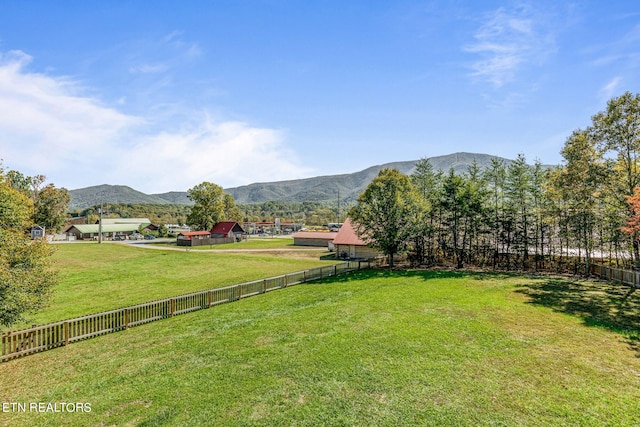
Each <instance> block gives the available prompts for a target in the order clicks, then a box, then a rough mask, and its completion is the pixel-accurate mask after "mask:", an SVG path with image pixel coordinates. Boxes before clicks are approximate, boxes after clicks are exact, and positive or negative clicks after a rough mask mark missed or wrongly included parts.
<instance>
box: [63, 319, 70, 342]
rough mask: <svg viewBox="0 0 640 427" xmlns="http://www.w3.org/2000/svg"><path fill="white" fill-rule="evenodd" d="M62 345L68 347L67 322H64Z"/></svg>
mask: <svg viewBox="0 0 640 427" xmlns="http://www.w3.org/2000/svg"><path fill="white" fill-rule="evenodd" d="M64 345H69V322H64Z"/></svg>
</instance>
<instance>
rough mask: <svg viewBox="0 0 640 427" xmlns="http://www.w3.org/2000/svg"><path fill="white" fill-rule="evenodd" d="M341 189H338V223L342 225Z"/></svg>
mask: <svg viewBox="0 0 640 427" xmlns="http://www.w3.org/2000/svg"><path fill="white" fill-rule="evenodd" d="M340 222H342V221H340V187H338V223H340Z"/></svg>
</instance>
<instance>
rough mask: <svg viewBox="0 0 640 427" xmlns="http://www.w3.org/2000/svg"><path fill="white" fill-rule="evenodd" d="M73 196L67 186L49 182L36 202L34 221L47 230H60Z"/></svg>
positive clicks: (40, 192)
mask: <svg viewBox="0 0 640 427" xmlns="http://www.w3.org/2000/svg"><path fill="white" fill-rule="evenodd" d="M70 201H71V196H70V195H69V192H68V191H67V189H66V188H56V187H55V186H54V185H53V184H49V185H47V186H46V187H44V188H43V189H42V190H40V191H39V193H38V196H37V198H36V201H35V203H34V214H33V222H34V223H35V224H37V225H41V226H43V227H45V229H46V230H47V231H49V230H51V231H53V232H58V231H60V229H61V228H62V226H63V225H64V223H65V221H66V218H67V206H68V205H69V202H70Z"/></svg>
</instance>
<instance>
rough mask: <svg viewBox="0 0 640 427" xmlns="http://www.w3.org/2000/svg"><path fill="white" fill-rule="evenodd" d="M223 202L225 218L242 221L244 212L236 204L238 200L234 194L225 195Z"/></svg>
mask: <svg viewBox="0 0 640 427" xmlns="http://www.w3.org/2000/svg"><path fill="white" fill-rule="evenodd" d="M222 202H223V204H224V219H225V220H228V221H236V222H241V221H242V212H240V208H238V205H236V201H235V199H234V198H233V196H232V195H230V194H226V193H225V195H224V196H223V199H222Z"/></svg>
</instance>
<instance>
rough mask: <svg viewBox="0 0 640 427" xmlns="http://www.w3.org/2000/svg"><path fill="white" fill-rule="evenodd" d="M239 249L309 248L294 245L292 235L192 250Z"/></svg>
mask: <svg viewBox="0 0 640 427" xmlns="http://www.w3.org/2000/svg"><path fill="white" fill-rule="evenodd" d="M207 249H216V250H231V251H233V250H238V249H292V250H308V249H309V248H308V247H305V246H294V244H293V238H292V237H249V238H248V239H247V240H242V241H240V242H236V243H225V244H221V245H205V246H195V247H193V248H192V250H207Z"/></svg>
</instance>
